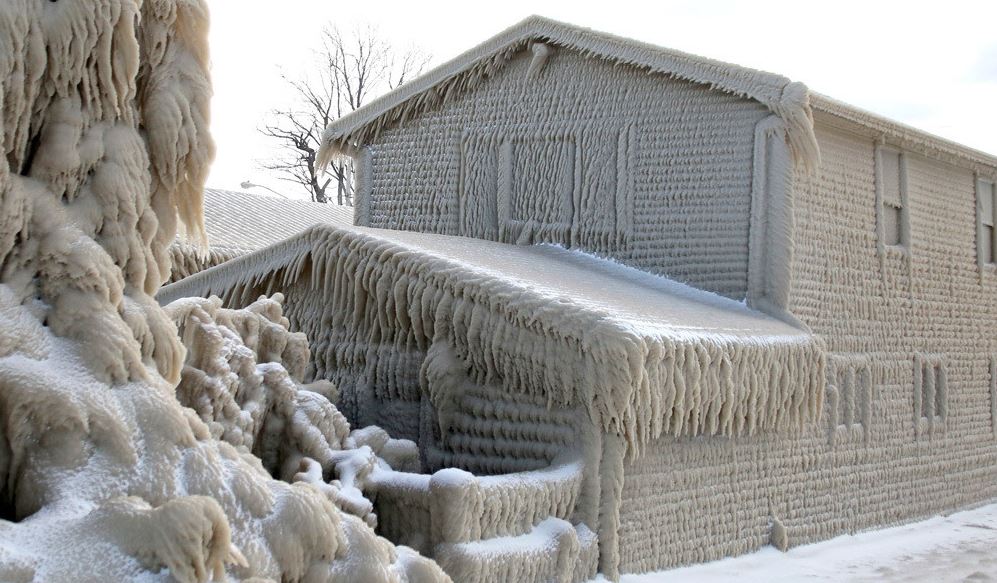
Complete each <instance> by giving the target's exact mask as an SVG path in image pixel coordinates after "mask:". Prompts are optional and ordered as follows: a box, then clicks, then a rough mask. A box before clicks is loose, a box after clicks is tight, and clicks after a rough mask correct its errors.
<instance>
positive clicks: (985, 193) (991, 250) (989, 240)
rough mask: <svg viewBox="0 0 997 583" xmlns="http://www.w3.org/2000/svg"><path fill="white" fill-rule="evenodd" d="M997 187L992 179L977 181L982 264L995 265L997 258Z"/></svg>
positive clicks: (977, 240) (977, 249)
mask: <svg viewBox="0 0 997 583" xmlns="http://www.w3.org/2000/svg"><path fill="white" fill-rule="evenodd" d="M995 198H997V188H995V187H994V183H993V181H991V180H984V179H982V178H981V179H980V180H978V181H977V182H976V223H977V224H976V254H977V258H978V259H979V262H980V265H993V264H994V262H995V260H997V238H995V236H994V222H995V221H994V212H995V210H997V204H995V200H994V199H995Z"/></svg>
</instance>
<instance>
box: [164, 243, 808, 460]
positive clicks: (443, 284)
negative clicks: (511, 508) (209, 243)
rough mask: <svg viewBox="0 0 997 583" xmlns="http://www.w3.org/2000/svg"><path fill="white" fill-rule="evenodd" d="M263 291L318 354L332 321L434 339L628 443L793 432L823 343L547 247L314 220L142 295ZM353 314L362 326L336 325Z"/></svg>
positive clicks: (729, 305) (232, 296)
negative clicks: (282, 296) (280, 299)
mask: <svg viewBox="0 0 997 583" xmlns="http://www.w3.org/2000/svg"><path fill="white" fill-rule="evenodd" d="M303 274H307V275H303ZM303 277H304V278H307V279H301V278H303ZM302 285H304V286H305V287H306V288H307V290H308V291H307V292H301V289H302V288H301V286H302ZM292 288H293V289H297V290H299V291H298V292H296V293H297V294H298V295H297V296H295V295H294V293H292ZM276 292H284V293H287V294H289V295H288V297H287V305H288V310H287V311H288V314H290V315H289V317H290V318H292V322H293V321H294V318H295V316H293V314H294V313H300V314H301V315H302V318H301V321H298V322H296V325H297V326H298V327H300V329H301V331H303V332H305V333H306V334H308V336H309V337H310V338H311V339H312V341H313V342H316V343H318V345H322V344H323V343H324V342H326V341H325V340H322V339H321V338H320V337H324V335H328V334H329V333H330V327H336V326H345V327H346V328H347V330H346V331H345V333H347V334H354V333H355V334H358V335H359V336H358V338H366V337H367V336H366V335H367V334H372V333H371V332H369V331H366V328H368V327H371V328H374V327H376V328H377V329H378V331H377V333H376V334H374V335H375V336H376V337H378V338H380V339H381V342H384V343H386V344H388V345H390V344H391V343H392V342H395V341H396V340H392V339H393V338H398V340H397V342H408V343H411V342H416V343H419V342H426V341H428V340H419V339H418V338H416V337H419V335H420V334H426V333H429V334H430V335H429V339H431V340H437V339H439V338H449V340H448V341H449V342H452V343H454V345H455V346H457V347H458V348H457V350H458V352H459V353H460V354H464V355H467V358H469V359H472V360H474V361H475V362H477V363H479V364H481V365H482V366H485V367H487V369H488V371H489V373H488V374H489V376H491V375H493V374H494V375H495V377H496V378H498V379H505V381H507V382H508V383H510V388H508V390H514V391H522V392H525V393H527V394H530V395H534V396H540V395H542V396H544V397H546V398H547V399H549V402H553V403H561V404H573V405H577V406H582V407H586V408H588V410H589V412H590V414H591V416H592V418H593V419H594V420H595V421H596V422H597V423H599V424H600V425H601V426H602V427H603V428H605V429H613V430H615V431H619V432H620V433H624V434H626V435H627V439H628V442H629V443H630V444H631V446H632V447H634V448H635V449H639V447H640V445H639V444H642V443H647V442H648V441H649V440H650V439H653V438H655V437H657V436H658V435H660V434H661V433H662V432H665V433H673V434H675V435H699V434H705V435H714V434H723V435H736V434H750V433H754V432H756V431H778V430H786V429H790V428H800V427H802V425H803V424H804V422H806V421H807V420H812V419H814V418H816V416H817V414H818V413H817V412H818V410H819V405H820V403H821V402H822V391H823V382H824V381H823V366H824V356H823V348H822V345H821V344H820V342H819V341H818V340H815V339H814V338H813V337H811V336H810V335H809V334H808V333H806V332H805V331H802V330H799V329H797V328H795V327H793V326H791V325H789V324H787V323H785V322H782V321H780V320H777V319H775V318H772V317H770V316H767V315H764V314H762V313H760V312H756V311H754V310H751V309H749V308H747V307H746V306H744V305H743V304H741V303H739V302H735V301H733V300H730V299H727V298H723V297H720V296H717V295H714V294H711V293H708V292H704V291H701V290H697V289H694V288H692V287H689V286H686V285H683V284H680V283H677V282H675V281H672V280H669V279H666V278H663V277H660V276H655V275H650V274H647V273H644V272H641V271H638V270H636V269H632V268H629V267H626V266H623V265H621V264H617V263H614V262H611V261H608V260H605V259H600V258H597V257H593V256H589V255H585V254H581V253H579V252H576V251H569V250H566V249H562V248H559V247H553V246H517V245H509V244H504V243H497V242H492V241H486V240H480V239H469V238H464V237H452V236H445V235H435V234H426V233H415V232H406V231H390V230H384V229H369V228H363V227H341V228H336V227H331V226H321V227H315V228H312V229H309V230H308V231H306V232H305V233H302V234H301V235H299V236H297V237H294V238H292V239H289V240H287V241H284V242H282V243H279V244H277V245H274V246H273V247H269V248H267V249H263V250H261V251H259V252H256V253H253V254H251V255H246V256H243V257H241V258H238V259H235V260H233V261H229V262H228V263H225V264H223V265H221V266H219V267H216V268H214V269H212V270H209V271H207V272H202V273H200V274H197V275H194V276H191V277H190V278H187V279H185V280H183V281H180V282H178V283H176V284H172V285H170V286H167V287H165V288H163V289H162V290H161V291H160V293H159V295H158V296H157V299H158V300H159V301H160V302H162V303H166V302H169V301H172V300H174V299H178V298H181V297H186V296H207V295H210V294H217V295H219V296H221V297H222V298H223V299H224V300H225V301H226V302H232V303H234V304H239V303H242V302H245V301H251V298H255V297H256V296H257V295H259V294H260V293H267V294H272V293H276ZM302 293H304V295H301V294H302ZM298 303H302V304H307V306H304V305H302V306H298V305H296V304H298ZM324 313H327V314H328V316H326V315H321V314H324ZM358 317H362V318H373V319H372V320H362V321H361V320H356V321H355V320H352V319H350V318H358ZM342 318H346V319H347V321H344V322H340V323H339V324H337V322H338V321H339V320H340V319H342ZM363 322H366V323H363ZM434 330H435V332H433V331H434ZM413 335H415V336H413ZM413 338H415V339H413ZM402 339H406V340H404V341H403V340H402ZM347 344H348V345H349V346H353V345H354V344H356V345H358V346H362V342H361V341H359V340H358V341H357V342H348V343H347ZM423 349H424V350H425V347H424V348H423ZM505 381H503V382H505Z"/></svg>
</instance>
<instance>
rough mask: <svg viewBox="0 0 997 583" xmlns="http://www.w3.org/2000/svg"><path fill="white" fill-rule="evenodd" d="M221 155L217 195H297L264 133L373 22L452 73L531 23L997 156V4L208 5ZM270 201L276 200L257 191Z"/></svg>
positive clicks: (292, 1)
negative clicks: (324, 53)
mask: <svg viewBox="0 0 997 583" xmlns="http://www.w3.org/2000/svg"><path fill="white" fill-rule="evenodd" d="M208 2H209V5H210V8H211V10H212V29H211V50H212V63H213V76H214V83H215V97H214V101H213V106H212V124H211V125H212V131H213V134H214V137H215V140H216V142H217V145H218V156H217V158H216V160H215V164H214V166H213V168H212V172H211V175H210V177H209V179H208V184H209V186H213V187H217V188H227V189H234V190H238V189H239V183H240V182H242V181H243V180H250V181H252V182H255V183H258V184H264V185H266V186H269V187H271V188H273V189H275V190H278V191H280V192H283V193H286V194H288V195H290V196H293V197H296V198H297V197H305V196H306V195H305V193H304V192H298V191H297V190H296V189H299V188H300V187H296V186H295V185H292V184H290V183H287V182H282V181H280V180H276V179H275V178H274V177H273V176H270V175H268V172H267V171H265V170H262V169H260V167H259V164H258V162H259V161H260V160H263V159H266V158H268V157H270V156H271V155H272V153H273V150H272V140H271V139H269V138H265V137H263V136H262V135H261V134H259V132H258V131H257V128H258V127H260V126H261V125H262V124H263V123H264V121H265V120H266V118H267V114H268V112H269V111H271V110H273V109H274V108H278V107H284V106H286V105H287V103H288V100H289V99H290V94H289V93H288V91H287V89H286V86H285V85H284V83H283V81H282V80H281V78H280V73H281V71H282V70H283V71H285V72H287V73H288V74H289V75H290V76H292V77H296V76H298V75H300V74H302V73H303V72H305V71H307V70H308V69H310V68H312V67H313V66H314V61H313V59H312V56H311V51H312V49H313V48H314V47H315V46H316V44H317V39H318V33H319V31H320V30H321V29H322V27H323V25H325V24H326V23H329V22H332V23H335V24H337V25H338V26H339V27H340V28H341V29H344V30H348V29H350V28H352V27H354V26H357V25H366V24H371V25H373V26H375V27H377V28H378V30H379V31H380V32H381V33H382V36H384V37H385V38H387V39H390V40H391V41H392V42H393V43H395V44H396V45H401V46H405V45H408V44H412V43H414V44H418V45H419V46H421V47H423V48H424V49H425V50H427V51H428V52H430V53H432V54H433V56H434V61H433V63H434V64H439V63H441V62H444V61H446V60H449V59H450V58H452V57H454V56H456V55H457V54H459V53H461V52H463V51H464V50H466V49H469V48H471V47H472V46H474V45H476V44H478V43H479V42H481V41H483V40H485V39H486V38H488V37H490V36H492V35H494V34H496V33H498V32H500V31H501V30H503V29H505V28H506V27H508V26H511V25H512V24H515V23H516V22H518V21H519V20H521V19H522V18H524V17H526V16H528V15H530V14H540V15H543V16H548V17H551V18H555V19H557V20H562V21H565V22H570V23H573V24H579V25H583V26H587V27H590V28H594V29H597V30H602V31H605V32H610V33H613V34H617V35H621V36H625V37H631V38H635V39H639V40H642V41H645V42H650V43H654V44H658V45H662V46H666V47H669V48H673V49H677V50H681V51H685V52H688V53H693V54H698V55H703V56H707V57H712V58H715V59H720V60H724V61H729V62H732V63H737V64H739V65H744V66H748V67H754V68H757V69H762V70H767V71H771V72H774V73H779V74H782V75H785V76H786V77H789V78H790V79H793V80H797V81H802V82H804V83H806V84H807V85H808V86H809V87H810V88H811V89H813V90H814V91H818V92H821V93H824V94H826V95H829V96H831V97H834V98H837V99H840V100H842V101H846V102H848V103H851V104H853V105H856V106H859V107H862V108H865V109H868V110H870V111H874V112H876V113H879V114H882V115H885V116H888V117H890V118H893V119H896V120H899V121H902V122H904V123H907V124H910V125H913V126H915V127H918V128H921V129H924V130H927V131H929V132H932V133H935V134H938V135H940V136H943V137H945V138H949V139H951V140H955V141H957V142H961V143H963V144H966V145H968V146H971V147H974V148H977V149H980V150H983V151H985V152H988V153H991V154H997V1H994V0H984V1H970V0H947V1H945V2H931V3H928V2H924V1H917V0H909V1H907V2H894V1H880V0H862V1H853V0H833V1H830V2H820V3H817V2H809V1H807V0H795V1H763V0H754V1H742V2H735V1H733V0H699V1H696V0H656V1H646V2H627V1H621V0H613V1H611V2H606V1H601V2H588V1H583V0H567V1H553V2H536V1H533V2H523V1H519V0H504V1H502V2H468V1H464V2H426V1H419V0H409V1H405V2H397V1H384V0H366V1H358V0H352V1H350V2H342V1H339V2H337V1H334V0H208ZM256 191H257V192H259V193H260V194H266V192H265V191H262V190H260V189H256Z"/></svg>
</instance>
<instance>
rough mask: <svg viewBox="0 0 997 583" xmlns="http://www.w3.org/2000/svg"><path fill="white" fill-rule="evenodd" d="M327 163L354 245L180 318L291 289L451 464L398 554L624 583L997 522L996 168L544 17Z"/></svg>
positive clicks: (228, 288) (374, 415)
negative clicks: (970, 513)
mask: <svg viewBox="0 0 997 583" xmlns="http://www.w3.org/2000/svg"><path fill="white" fill-rule="evenodd" d="M327 141H328V151H329V152H331V153H335V154H340V155H350V156H353V157H355V159H356V160H357V164H358V189H357V193H358V194H357V214H356V223H357V225H359V226H357V227H352V228H342V229H335V228H313V229H311V230H310V231H308V232H306V233H304V234H302V235H300V236H297V237H295V238H292V239H290V240H288V241H285V242H283V243H280V244H278V245H275V246H273V247H270V248H268V249H265V250H263V251H260V252H258V253H256V254H253V255H250V256H247V257H244V258H241V259H239V260H236V261H234V262H232V263H231V264H230V265H228V266H223V267H221V268H219V269H216V270H212V271H211V272H208V273H205V274H202V275H199V276H195V277H192V278H190V279H188V280H186V281H185V282H182V283H180V284H177V285H174V286H172V287H170V288H166V289H165V290H164V291H163V292H162V293H161V296H162V297H163V299H170V298H174V297H179V296H182V295H187V294H208V293H216V294H219V295H221V296H222V297H223V298H224V299H225V300H226V301H227V302H229V303H232V304H241V303H248V302H249V301H251V300H252V299H255V298H256V297H257V296H258V295H260V294H263V293H273V292H277V291H280V292H283V293H284V294H285V295H286V297H287V299H286V314H287V315H288V317H289V318H290V320H291V322H292V323H293V324H294V326H296V327H297V328H298V329H300V330H302V331H304V332H306V333H307V334H308V336H309V338H310V339H311V341H312V347H313V363H312V368H313V374H315V375H316V376H320V377H325V378H329V379H332V380H335V381H336V382H337V384H338V385H339V387H340V404H341V406H342V408H343V410H344V411H345V412H346V413H347V414H348V415H349V416H350V417H351V420H352V421H354V422H358V423H361V424H364V423H378V424H381V425H383V426H386V427H388V428H390V429H391V430H392V432H393V433H395V434H396V436H401V437H410V438H413V439H417V440H418V441H419V444H420V448H421V450H422V454H423V464H424V466H425V469H426V470H427V472H435V473H433V474H431V475H430V474H427V475H419V476H412V475H398V476H395V477H394V478H393V479H388V480H385V481H384V483H383V484H382V485H381V486H380V487H379V491H378V492H377V505H378V511H379V514H380V518H381V522H380V526H379V528H380V530H381V532H382V533H383V534H385V535H386V536H388V537H389V538H392V539H393V540H396V541H399V542H403V543H406V544H409V545H412V546H415V547H416V548H418V549H420V550H421V551H423V552H425V553H428V554H431V555H434V556H435V557H436V558H437V559H438V560H439V561H440V562H441V564H442V565H443V566H444V568H445V569H447V570H448V571H449V572H450V573H451V574H453V575H455V578H456V579H458V580H503V578H508V577H510V576H514V577H515V578H517V579H519V580H522V579H529V578H533V579H534V580H549V579H552V578H554V577H555V575H557V576H559V577H562V578H563V579H565V580H570V579H575V580H578V579H582V578H584V577H587V576H590V575H591V574H592V573H593V572H595V571H596V570H598V571H599V572H601V573H604V574H605V575H607V576H608V577H610V578H614V577H616V576H617V575H618V574H619V573H621V572H639V571H647V570H651V569H659V568H664V567H669V566H674V565H680V564H684V563H690V562H697V561H705V560H710V559H715V558H720V557H723V556H727V555H733V554H738V553H744V552H748V551H751V550H754V549H757V548H759V547H760V546H762V545H765V544H768V543H770V542H771V543H773V544H775V545H777V546H780V547H784V546H787V545H797V544H802V543H807V542H813V541H816V540H820V539H824V538H829V537H831V536H834V535H837V534H841V533H846V532H854V531H858V530H862V529H869V528H875V527H881V526H885V525H889V524H894V523H898V522H903V521H908V520H913V519H916V518H919V517H924V516H928V515H930V514H932V513H937V512H943V511H948V510H953V509H956V508H961V507H966V506H970V505H974V504H979V503H983V502H984V501H987V500H991V499H994V498H995V497H997V337H995V336H994V333H993V330H994V329H995V327H997V263H995V261H997V252H995V246H997V238H995V237H997V236H995V229H994V221H995V218H994V213H995V212H997V211H995V209H997V206H995V200H994V198H995V197H997V192H995V187H994V184H995V182H997V158H995V157H993V156H989V155H986V154H983V153H981V152H978V151H974V150H971V149H969V148H966V147H964V146H960V145H958V144H954V143H951V142H948V141H945V140H942V139H939V138H936V137H934V136H931V135H928V134H926V133H924V132H921V131H918V130H916V129H913V128H910V127H906V126H903V125H900V124H897V123H894V122H892V121H889V120H886V119H882V118H880V117H877V116H874V115H872V114H868V113H865V112H863V111H860V110H857V109H855V108H852V107H850V106H847V105H845V104H842V103H839V102H836V101H834V100H831V99H829V98H826V97H823V96H820V95H816V94H813V93H811V92H809V91H808V90H807V89H806V87H804V86H802V85H800V84H798V83H792V82H790V81H789V80H787V79H785V78H783V77H779V76H777V75H771V74H767V73H761V72H757V71H753V70H748V69H744V68H741V67H737V66H734V65H729V64H726V63H719V62H715V61H711V60H707V59H703V58H699V57H694V56H691V55H686V54H683V53H678V52H675V51H671V50H667V49H662V48H658V47H653V46H648V45H644V44H641V43H638V42H634V41H631V40H626V39H621V38H617V37H612V36H609V35H604V34H600V33H596V32H592V31H589V30H583V29H579V28H576V27H573V26H570V25H565V24H561V23H557V22H553V21H549V20H546V19H542V18H536V17H533V18H529V19H527V20H525V21H523V22H522V23H520V24H518V25H516V26H514V27H512V28H511V29H509V30H507V31H505V32H503V33H501V34H499V35H498V36H496V37H494V38H492V39H490V40H488V41H486V42H485V43H483V44H482V45H480V46H478V47H476V48H474V49H472V50H470V51H468V52H467V53H465V54H463V55H461V56H460V57H458V58H456V59H454V60H453V61H451V62H449V63H446V64H444V65H442V66H440V67H438V68H437V69H435V70H433V71H430V72H429V73H427V74H426V75H424V76H423V77H421V78H419V79H417V80H415V81H413V82H412V83H410V84H408V85H405V86H403V87H401V88H400V89H398V90H396V91H394V92H392V93H390V94H388V95H386V96H385V97H383V98H381V99H379V100H377V101H375V102H372V103H371V104H369V105H368V106H367V107H365V108H363V109H361V110H359V111H357V112H355V113H353V114H351V115H349V116H346V117H344V118H343V119H341V120H340V121H339V122H337V123H336V124H334V125H333V126H332V127H330V128H329V131H328V132H327ZM532 243H554V244H556V245H557V246H551V245H540V246H537V245H529V244H532ZM562 247H563V248H562ZM564 248H568V249H564ZM597 256H601V257H604V258H608V259H600V258H598V257H597ZM706 292H713V293H706ZM453 468H459V469H453ZM461 469H462V470H467V471H469V472H472V473H473V474H474V475H471V474H468V473H464V472H462V471H460V470H461ZM531 533H532V536H530V534H531ZM538 535H543V536H538Z"/></svg>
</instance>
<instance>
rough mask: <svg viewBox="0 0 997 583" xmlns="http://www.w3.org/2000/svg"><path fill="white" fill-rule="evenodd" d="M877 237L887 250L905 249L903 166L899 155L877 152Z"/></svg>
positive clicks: (906, 223)
mask: <svg viewBox="0 0 997 583" xmlns="http://www.w3.org/2000/svg"><path fill="white" fill-rule="evenodd" d="M876 169H877V180H876V184H877V186H878V190H879V206H880V208H879V217H880V237H881V240H882V242H883V245H885V246H887V247H908V246H909V245H910V228H909V219H908V205H907V162H906V160H905V158H904V155H903V153H902V152H900V151H898V150H894V149H891V148H887V147H884V146H881V147H879V148H878V149H877V164H876Z"/></svg>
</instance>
